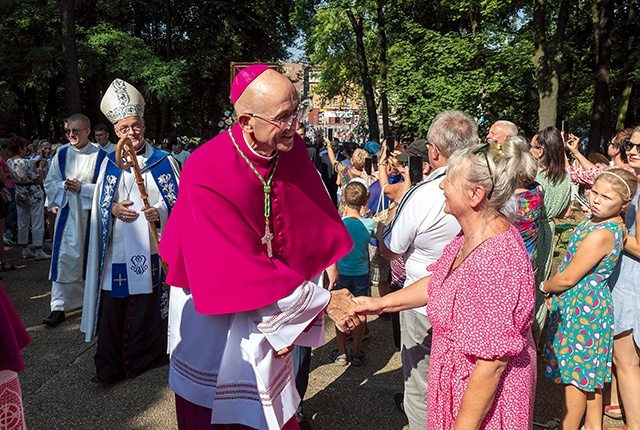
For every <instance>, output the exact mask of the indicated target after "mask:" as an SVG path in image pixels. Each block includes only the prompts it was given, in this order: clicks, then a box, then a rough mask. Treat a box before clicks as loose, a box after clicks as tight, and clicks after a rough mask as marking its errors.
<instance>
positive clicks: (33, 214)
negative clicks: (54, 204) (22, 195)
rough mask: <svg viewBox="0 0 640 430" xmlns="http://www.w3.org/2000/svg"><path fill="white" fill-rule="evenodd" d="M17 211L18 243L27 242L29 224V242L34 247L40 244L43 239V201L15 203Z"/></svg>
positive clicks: (26, 243)
mask: <svg viewBox="0 0 640 430" xmlns="http://www.w3.org/2000/svg"><path fill="white" fill-rule="evenodd" d="M16 211H17V213H18V244H19V245H28V244H29V225H31V244H32V245H33V246H35V247H36V248H39V247H41V246H42V240H43V239H44V202H39V203H34V204H33V205H31V204H29V203H17V202H16Z"/></svg>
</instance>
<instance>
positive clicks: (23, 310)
mask: <svg viewBox="0 0 640 430" xmlns="http://www.w3.org/2000/svg"><path fill="white" fill-rule="evenodd" d="M6 254H7V255H6V256H7V258H8V259H9V260H10V261H12V262H13V263H14V264H16V265H17V266H19V267H18V269H17V270H15V271H12V272H6V273H3V274H2V276H3V278H4V279H3V281H2V282H3V285H4V287H5V290H6V291H7V293H8V295H9V297H10V298H11V300H12V301H13V303H14V305H15V307H16V309H17V310H18V312H19V314H20V316H21V317H22V320H23V321H24V323H25V326H26V327H27V330H28V331H29V333H30V335H31V337H32V343H31V345H30V346H28V347H27V348H25V349H24V350H23V357H24V359H25V363H26V369H25V371H24V372H22V373H21V374H20V384H21V388H22V394H23V401H24V406H25V415H26V420H27V426H28V428H29V429H30V430H53V429H105V430H112V429H176V428H177V425H176V422H175V411H174V404H173V393H172V392H171V391H170V390H169V388H168V386H167V374H168V370H167V367H164V368H161V369H155V370H152V371H149V372H147V373H145V374H143V375H141V376H139V377H138V378H136V379H133V380H127V381H123V382H121V383H118V384H116V385H113V386H100V385H96V384H93V383H91V382H90V379H91V377H92V376H93V374H94V367H93V355H94V353H95V342H93V343H85V342H84V338H83V334H82V333H81V332H80V330H79V327H80V316H81V311H75V312H72V313H70V314H68V315H67V320H66V321H65V322H64V323H63V324H61V325H60V326H58V327H57V328H54V329H52V328H49V327H46V326H44V325H42V320H43V319H44V318H45V317H46V316H47V315H48V314H49V299H50V283H49V281H47V276H48V270H49V262H48V261H34V260H33V259H30V260H21V259H20V251H19V249H15V248H14V249H12V248H7V251H6ZM375 292H376V289H375V288H374V293H375ZM369 325H370V329H371V333H372V336H371V338H370V339H369V340H367V341H366V342H365V343H364V345H363V350H364V351H365V352H366V362H365V364H364V365H363V366H362V367H351V366H347V367H341V366H337V365H335V364H333V363H332V362H331V361H330V360H329V352H330V351H331V350H332V349H334V348H336V343H335V340H334V332H333V328H332V326H331V325H330V324H328V325H327V327H328V329H327V342H328V343H327V344H326V345H324V346H322V347H320V348H317V349H315V350H314V352H313V357H312V371H311V374H310V379H309V389H308V391H307V395H306V398H305V401H304V413H305V415H306V416H307V417H308V418H309V419H310V421H311V423H312V425H313V429H314V430H333V429H385V430H403V429H408V426H407V420H406V417H405V416H404V414H403V413H401V412H400V411H398V410H397V409H396V408H395V406H394V403H393V395H394V393H396V392H399V391H401V389H402V373H401V364H400V356H399V353H398V352H397V350H396V349H395V347H394V346H393V342H392V340H391V339H392V334H391V323H390V322H387V321H382V320H380V319H376V318H370V323H369ZM538 368H539V370H542V363H539V365H538ZM560 408H561V391H560V388H559V387H558V386H556V385H555V384H553V383H551V382H550V381H548V380H547V379H546V378H544V377H543V376H542V375H541V374H540V372H539V378H538V390H537V398H536V409H535V421H536V422H539V423H547V422H548V421H549V420H551V419H553V418H554V417H559V416H560ZM534 428H536V429H540V428H544V427H539V426H535V427H534Z"/></svg>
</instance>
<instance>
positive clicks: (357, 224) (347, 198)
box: [330, 180, 374, 366]
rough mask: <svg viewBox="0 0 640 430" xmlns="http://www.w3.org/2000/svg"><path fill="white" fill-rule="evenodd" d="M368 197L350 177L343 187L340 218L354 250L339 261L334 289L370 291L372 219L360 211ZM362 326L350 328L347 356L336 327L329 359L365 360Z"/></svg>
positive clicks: (356, 293) (362, 293) (342, 336)
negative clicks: (334, 341)
mask: <svg viewBox="0 0 640 430" xmlns="http://www.w3.org/2000/svg"><path fill="white" fill-rule="evenodd" d="M368 199H369V192H368V191H367V188H366V187H365V186H364V185H363V184H362V183H361V182H359V181H356V180H352V181H351V182H349V183H348V184H347V185H345V187H344V192H343V195H342V200H343V202H344V204H345V209H346V212H345V216H344V218H342V220H343V222H344V224H345V226H346V227H347V230H348V231H349V234H350V235H351V239H353V243H354V245H353V249H352V250H351V252H349V254H347V255H346V256H344V257H343V258H342V259H340V260H339V261H338V273H339V275H340V276H339V277H338V284H337V285H336V286H335V287H334V289H336V290H339V289H342V288H347V289H348V290H349V291H350V292H351V294H353V295H354V296H355V297H359V296H369V295H370V294H371V280H370V279H369V248H368V244H369V239H370V238H371V236H372V235H373V226H374V221H373V219H372V218H367V219H365V218H362V215H360V211H361V210H362V207H363V206H364V205H365V204H366V203H367V200H368ZM364 329H365V325H364V324H361V325H359V326H358V327H356V328H355V329H354V330H353V344H352V346H351V354H350V356H349V357H348V356H347V336H346V334H345V333H343V332H341V331H340V330H339V329H338V328H337V327H336V339H337V341H338V349H334V350H333V351H332V352H331V355H330V356H331V359H332V360H333V361H334V362H335V363H336V364H339V365H341V366H346V365H347V363H348V362H349V361H351V365H352V366H361V365H362V364H363V363H364V353H363V352H362V350H361V346H362V340H363V338H364Z"/></svg>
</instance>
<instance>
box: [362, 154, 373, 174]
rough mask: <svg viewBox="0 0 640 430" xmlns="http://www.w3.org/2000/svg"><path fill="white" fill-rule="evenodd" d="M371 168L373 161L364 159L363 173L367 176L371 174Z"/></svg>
mask: <svg viewBox="0 0 640 430" xmlns="http://www.w3.org/2000/svg"><path fill="white" fill-rule="evenodd" d="M372 166H373V160H372V159H371V158H365V159H364V171H365V172H367V175H370V174H371V168H372Z"/></svg>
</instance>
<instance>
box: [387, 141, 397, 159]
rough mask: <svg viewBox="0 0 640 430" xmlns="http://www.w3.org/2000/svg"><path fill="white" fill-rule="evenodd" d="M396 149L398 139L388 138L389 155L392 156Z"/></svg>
mask: <svg viewBox="0 0 640 430" xmlns="http://www.w3.org/2000/svg"><path fill="white" fill-rule="evenodd" d="M394 149H396V141H395V140H394V139H387V156H390V155H391V153H392V152H393V150H394Z"/></svg>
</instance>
